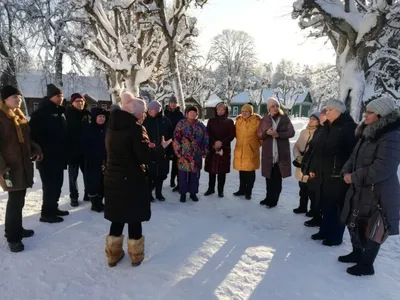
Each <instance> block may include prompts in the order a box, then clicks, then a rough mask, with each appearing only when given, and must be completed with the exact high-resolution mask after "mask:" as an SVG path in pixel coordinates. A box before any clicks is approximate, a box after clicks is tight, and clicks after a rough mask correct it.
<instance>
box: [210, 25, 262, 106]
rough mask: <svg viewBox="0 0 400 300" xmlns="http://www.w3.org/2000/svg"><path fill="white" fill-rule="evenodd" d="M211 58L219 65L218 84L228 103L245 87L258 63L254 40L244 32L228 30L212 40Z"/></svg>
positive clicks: (217, 70)
mask: <svg viewBox="0 0 400 300" xmlns="http://www.w3.org/2000/svg"><path fill="white" fill-rule="evenodd" d="M210 53H211V55H212V56H211V57H212V59H213V60H214V62H216V63H217V64H218V67H217V69H216V76H217V83H218V84H219V85H220V88H221V95H222V97H224V99H225V100H226V101H227V102H228V104H229V103H230V102H231V100H232V97H233V96H234V95H235V94H236V93H237V92H238V91H239V90H241V89H243V88H244V87H245V80H246V78H249V77H250V76H251V75H253V71H254V66H255V64H256V62H257V58H256V52H255V42H254V39H253V38H252V37H251V36H250V35H249V34H248V33H247V32H244V31H237V30H231V29H226V30H224V31H223V32H222V33H221V34H219V35H217V36H216V37H214V38H213V40H212V46H211V50H210Z"/></svg>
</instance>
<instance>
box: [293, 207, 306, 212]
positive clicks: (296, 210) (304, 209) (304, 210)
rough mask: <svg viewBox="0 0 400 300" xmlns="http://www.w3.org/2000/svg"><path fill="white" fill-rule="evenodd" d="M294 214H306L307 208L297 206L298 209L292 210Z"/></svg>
mask: <svg viewBox="0 0 400 300" xmlns="http://www.w3.org/2000/svg"><path fill="white" fill-rule="evenodd" d="M293 212H294V213H295V214H305V213H307V207H303V206H301V205H300V206H299V207H298V208H295V209H293Z"/></svg>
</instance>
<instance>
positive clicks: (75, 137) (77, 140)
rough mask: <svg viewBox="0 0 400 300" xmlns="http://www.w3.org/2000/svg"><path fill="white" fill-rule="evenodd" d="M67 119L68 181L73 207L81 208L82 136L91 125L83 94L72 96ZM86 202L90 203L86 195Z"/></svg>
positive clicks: (83, 171)
mask: <svg viewBox="0 0 400 300" xmlns="http://www.w3.org/2000/svg"><path fill="white" fill-rule="evenodd" d="M65 118H66V119H67V125H68V146H69V161H68V179H69V197H70V200H71V206H73V207H76V206H79V202H78V198H79V191H78V183H77V179H78V173H79V169H81V172H82V175H83V179H84V180H83V182H85V158H84V154H83V149H82V144H81V136H82V132H83V129H84V127H85V126H86V125H88V124H89V123H90V113H89V112H88V111H87V110H86V109H85V97H84V96H83V95H82V94H78V93H75V94H72V95H71V106H70V107H68V108H67V110H66V112H65ZM84 200H86V201H88V200H89V198H88V195H87V193H86V186H85V196H84Z"/></svg>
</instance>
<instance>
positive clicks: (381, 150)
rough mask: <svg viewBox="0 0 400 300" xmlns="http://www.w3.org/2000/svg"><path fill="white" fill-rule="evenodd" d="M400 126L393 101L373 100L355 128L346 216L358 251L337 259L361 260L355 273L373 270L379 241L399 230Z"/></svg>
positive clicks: (345, 172)
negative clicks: (398, 173) (355, 143)
mask: <svg viewBox="0 0 400 300" xmlns="http://www.w3.org/2000/svg"><path fill="white" fill-rule="evenodd" d="M399 129H400V114H399V112H398V111H397V110H396V108H395V103H394V101H393V100H392V99H390V98H381V99H376V100H373V101H371V102H370V103H369V104H368V105H367V108H366V112H365V120H364V122H363V123H361V125H360V126H359V127H358V128H357V130H356V135H357V136H358V137H359V141H358V144H357V146H356V147H355V148H354V150H353V153H352V156H351V157H350V159H349V160H348V161H347V163H346V164H345V165H344V167H343V169H342V175H343V178H344V181H345V182H346V183H347V184H349V185H350V188H349V190H348V192H347V195H346V200H345V203H344V206H343V210H342V213H341V221H342V222H343V223H346V224H347V226H348V228H349V232H350V236H351V242H352V245H353V251H352V252H351V253H350V254H348V255H345V256H340V257H339V258H338V260H339V261H340V262H343V263H355V264H356V265H355V266H352V267H350V268H348V269H347V273H349V274H351V275H355V276H363V275H373V274H374V273H375V270H374V266H373V264H374V261H375V258H376V256H377V255H378V252H379V249H380V245H381V244H382V243H383V242H384V241H385V239H386V238H387V236H388V235H398V234H399V220H400V216H399V210H400V185H399V179H398V177H397V171H398V167H399V163H400V130H399Z"/></svg>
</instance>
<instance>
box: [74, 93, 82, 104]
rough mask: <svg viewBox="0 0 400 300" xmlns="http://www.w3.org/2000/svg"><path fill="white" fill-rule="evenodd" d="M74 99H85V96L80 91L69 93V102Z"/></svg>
mask: <svg viewBox="0 0 400 300" xmlns="http://www.w3.org/2000/svg"><path fill="white" fill-rule="evenodd" d="M76 99H83V101H85V96H84V95H83V94H80V93H75V94H72V95H71V104H72V103H73V102H74V101H75V100H76Z"/></svg>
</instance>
